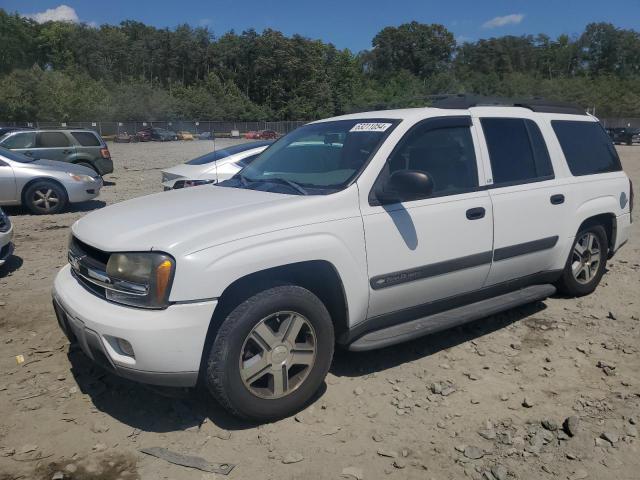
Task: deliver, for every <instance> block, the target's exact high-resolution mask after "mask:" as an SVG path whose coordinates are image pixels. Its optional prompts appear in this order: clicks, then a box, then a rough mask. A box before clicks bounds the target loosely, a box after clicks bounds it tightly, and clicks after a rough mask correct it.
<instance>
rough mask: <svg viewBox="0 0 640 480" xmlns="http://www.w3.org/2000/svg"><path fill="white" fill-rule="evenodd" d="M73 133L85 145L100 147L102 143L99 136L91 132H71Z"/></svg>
mask: <svg viewBox="0 0 640 480" xmlns="http://www.w3.org/2000/svg"><path fill="white" fill-rule="evenodd" d="M71 135H72V136H73V138H75V139H76V140H77V141H78V143H79V144H80V145H82V146H83V147H100V146H101V145H102V144H101V143H100V140H98V137H96V136H95V134H93V133H91V132H71Z"/></svg>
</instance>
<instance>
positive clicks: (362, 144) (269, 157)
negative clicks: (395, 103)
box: [222, 119, 398, 194]
mask: <svg viewBox="0 0 640 480" xmlns="http://www.w3.org/2000/svg"><path fill="white" fill-rule="evenodd" d="M397 123H398V121H397V120H388V119H387V120H385V119H356V120H336V121H329V122H320V123H313V124H309V125H305V126H303V127H301V128H299V129H297V130H294V131H293V132H291V133H289V134H288V135H286V136H284V137H282V138H281V139H280V140H278V141H277V142H276V143H274V144H273V146H271V147H270V148H268V149H267V150H265V151H264V152H263V153H262V154H261V155H260V156H259V157H258V158H256V159H255V160H254V161H253V162H252V163H251V164H250V165H249V166H247V167H246V168H244V169H243V170H241V172H240V173H239V174H237V175H236V176H235V177H233V178H232V179H231V180H228V181H227V182H223V183H222V185H223V186H234V187H241V188H251V189H256V190H267V191H276V189H274V188H272V187H273V186H274V185H277V191H280V190H281V189H285V190H286V192H287V193H296V192H297V193H302V194H323V193H332V192H335V191H338V190H341V189H342V188H344V187H345V186H346V185H347V184H348V183H349V182H350V181H351V180H352V179H353V178H355V177H356V176H357V175H358V173H359V172H360V170H361V169H362V168H363V167H364V166H365V165H366V163H367V162H368V161H369V159H370V158H371V156H372V155H373V154H374V153H375V152H376V150H377V149H378V147H379V146H380V145H381V144H382V142H383V141H384V139H385V138H386V137H387V136H388V135H389V133H390V132H391V131H392V130H393V128H394V127H395V126H396V125H397ZM264 184H271V185H267V186H266V187H265V186H264Z"/></svg>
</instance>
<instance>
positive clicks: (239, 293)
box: [200, 260, 349, 374]
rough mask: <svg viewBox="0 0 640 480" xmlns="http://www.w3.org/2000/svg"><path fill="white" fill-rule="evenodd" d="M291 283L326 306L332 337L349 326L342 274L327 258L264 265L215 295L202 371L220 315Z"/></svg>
mask: <svg viewBox="0 0 640 480" xmlns="http://www.w3.org/2000/svg"><path fill="white" fill-rule="evenodd" d="M286 284H293V285H298V286H301V287H303V288H306V289H307V290H309V291H310V292H311V293H313V294H314V295H316V296H317V297H318V298H319V299H320V300H321V301H322V303H324V305H325V306H326V308H327V310H328V311H329V315H330V316H331V320H332V322H333V326H334V329H335V335H336V338H339V336H340V335H341V334H342V333H343V332H346V331H347V330H348V328H349V309H348V308H349V307H348V302H347V296H346V292H345V288H344V284H343V282H342V278H341V277H340V274H339V273H338V270H337V269H336V267H335V266H334V265H333V264H332V263H331V262H329V261H327V260H308V261H302V262H295V263H290V264H285V265H280V266H276V267H271V268H267V269H264V270H260V271H257V272H253V273H250V274H248V275H245V276H243V277H240V278H238V279H236V280H235V281H233V282H232V283H231V284H229V285H228V286H227V287H226V288H225V289H224V291H223V292H222V295H220V297H219V299H218V305H217V306H216V309H215V311H214V313H213V317H212V319H211V322H210V324H209V328H208V330H207V336H206V340H205V348H204V349H203V352H202V358H201V362H200V373H201V374H202V372H203V371H204V368H203V367H204V366H205V364H206V361H207V358H208V356H209V350H210V347H211V344H212V343H213V339H214V338H215V336H216V334H217V331H218V329H219V327H220V325H221V324H222V322H223V321H224V319H225V318H226V317H227V315H229V313H231V311H232V310H233V309H234V308H235V307H236V306H238V305H239V304H240V303H242V302H243V301H245V300H246V299H248V298H250V297H251V296H253V295H255V294H256V293H258V292H260V291H262V290H265V289H267V288H271V287H274V286H278V285H286Z"/></svg>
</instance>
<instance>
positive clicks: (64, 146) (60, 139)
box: [33, 131, 75, 162]
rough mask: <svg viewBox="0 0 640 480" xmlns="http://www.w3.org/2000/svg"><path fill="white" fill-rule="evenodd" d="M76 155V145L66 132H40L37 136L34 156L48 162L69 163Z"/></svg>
mask: <svg viewBox="0 0 640 480" xmlns="http://www.w3.org/2000/svg"><path fill="white" fill-rule="evenodd" d="M74 154H75V145H73V144H72V142H71V140H70V139H69V137H67V135H66V134H65V133H64V132H56V131H49V132H38V133H37V134H36V149H35V150H34V151H33V155H34V156H35V157H37V158H46V159H47V160H59V161H61V162H68V161H70V160H71V158H72V157H73V155H74Z"/></svg>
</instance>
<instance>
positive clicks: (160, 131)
mask: <svg viewBox="0 0 640 480" xmlns="http://www.w3.org/2000/svg"><path fill="white" fill-rule="evenodd" d="M147 131H148V132H149V133H150V134H151V140H155V141H156V142H169V141H171V140H177V139H178V134H177V133H176V132H174V131H173V130H166V129H164V128H158V127H151V128H148V129H147Z"/></svg>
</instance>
